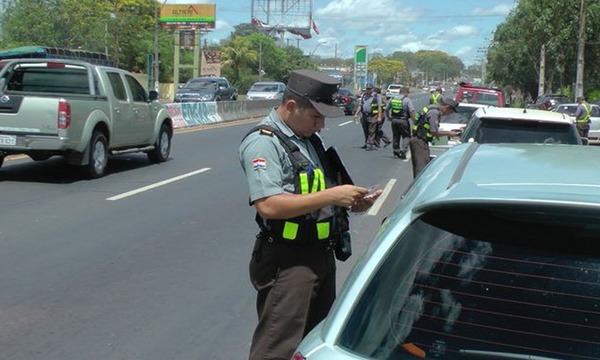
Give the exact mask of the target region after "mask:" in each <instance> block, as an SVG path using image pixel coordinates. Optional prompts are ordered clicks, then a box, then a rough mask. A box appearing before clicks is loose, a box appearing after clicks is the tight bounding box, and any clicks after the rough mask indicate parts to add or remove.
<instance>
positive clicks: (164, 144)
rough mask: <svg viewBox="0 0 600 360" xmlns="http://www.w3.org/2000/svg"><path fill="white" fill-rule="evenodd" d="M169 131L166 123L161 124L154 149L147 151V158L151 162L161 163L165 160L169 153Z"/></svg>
mask: <svg viewBox="0 0 600 360" xmlns="http://www.w3.org/2000/svg"><path fill="white" fill-rule="evenodd" d="M171 137H172V136H171V131H170V129H169V127H168V126H167V125H166V124H162V126H161V127H160V132H159V133H158V139H156V143H155V144H154V149H153V150H151V151H148V153H147V154H148V159H149V160H150V162H152V163H155V164H157V163H161V162H165V161H167V159H168V158H169V154H170V153H171Z"/></svg>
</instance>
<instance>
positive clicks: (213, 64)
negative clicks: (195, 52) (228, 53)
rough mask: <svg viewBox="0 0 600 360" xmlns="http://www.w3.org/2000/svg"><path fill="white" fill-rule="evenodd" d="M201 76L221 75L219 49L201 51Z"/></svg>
mask: <svg viewBox="0 0 600 360" xmlns="http://www.w3.org/2000/svg"><path fill="white" fill-rule="evenodd" d="M200 75H201V76H209V75H213V76H221V52H220V51H208V50H204V51H202V61H201V62H200Z"/></svg>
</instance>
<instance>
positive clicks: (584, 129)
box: [575, 96, 592, 138]
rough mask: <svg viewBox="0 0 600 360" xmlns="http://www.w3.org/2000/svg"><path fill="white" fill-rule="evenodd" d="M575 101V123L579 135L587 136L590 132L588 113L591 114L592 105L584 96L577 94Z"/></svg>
mask: <svg viewBox="0 0 600 360" xmlns="http://www.w3.org/2000/svg"><path fill="white" fill-rule="evenodd" d="M577 103H578V104H579V106H578V107H577V110H576V111H575V125H576V126H577V131H578V132H579V136H581V137H582V138H587V137H588V133H589V132H590V122H591V120H590V115H591V114H592V106H591V105H590V104H588V103H587V102H586V101H585V97H583V96H578V97H577Z"/></svg>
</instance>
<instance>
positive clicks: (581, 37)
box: [575, 0, 586, 98]
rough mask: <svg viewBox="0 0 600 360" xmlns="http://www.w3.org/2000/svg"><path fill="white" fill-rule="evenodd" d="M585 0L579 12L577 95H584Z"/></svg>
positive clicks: (582, 1) (582, 0)
mask: <svg viewBox="0 0 600 360" xmlns="http://www.w3.org/2000/svg"><path fill="white" fill-rule="evenodd" d="M585 17H586V16H585V0H581V7H580V12H579V44H578V47H577V77H576V80H575V97H576V98H577V97H579V96H583V65H584V53H585Z"/></svg>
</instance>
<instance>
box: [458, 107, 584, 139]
mask: <svg viewBox="0 0 600 360" xmlns="http://www.w3.org/2000/svg"><path fill="white" fill-rule="evenodd" d="M460 140H461V142H473V141H475V142H478V143H480V144H481V143H517V142H520V143H543V144H579V145H580V144H583V143H584V140H582V139H581V137H580V136H579V133H578V132H577V128H576V127H575V124H574V123H573V121H572V120H571V119H570V118H569V116H568V115H566V114H560V113H556V112H552V111H544V110H535V109H519V108H499V107H489V108H482V109H479V110H477V111H475V112H474V113H473V117H472V118H471V121H469V124H468V125H467V126H466V127H465V130H464V131H463V133H462V135H461V138H460Z"/></svg>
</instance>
